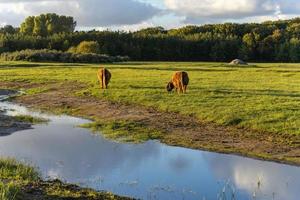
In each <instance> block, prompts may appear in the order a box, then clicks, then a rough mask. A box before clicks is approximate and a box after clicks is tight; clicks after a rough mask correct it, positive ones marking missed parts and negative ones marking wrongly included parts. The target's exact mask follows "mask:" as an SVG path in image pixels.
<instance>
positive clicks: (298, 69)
mask: <svg viewBox="0 0 300 200" xmlns="http://www.w3.org/2000/svg"><path fill="white" fill-rule="evenodd" d="M100 66H101V67H103V66H105V67H107V68H108V69H109V70H110V71H111V73H112V80H111V83H110V85H109V90H106V91H100V90H99V86H98V81H97V76H96V72H97V69H98V67H100ZM177 70H185V71H187V72H188V73H189V76H190V85H189V88H188V93H187V94H185V95H177V94H175V93H172V94H168V93H167V92H166V90H165V85H166V83H167V82H168V81H169V80H170V78H171V75H172V73H173V72H174V71H177ZM5 81H9V82H11V81H17V82H28V83H43V82H62V83H63V82H64V81H79V82H83V83H86V85H87V88H86V89H84V90H81V91H78V93H77V95H85V96H89V95H92V96H96V97H99V98H104V99H108V100H111V101H118V102H126V103H130V104H139V105H145V106H151V107H155V108H158V109H160V110H162V111H175V112H179V113H182V114H193V115H195V116H197V117H198V118H199V119H200V120H204V121H208V122H215V123H217V124H220V125H225V126H228V125H236V126H241V127H246V128H251V129H256V130H263V131H270V132H279V133H280V132H281V133H283V132H284V133H290V134H300V118H299V116H300V64H253V65H250V66H229V65H225V64H221V63H167V62H164V63H160V62H157V63H153V62H149V63H148V62H136V63H121V64H105V65H98V64H59V63H26V62H1V63H0V82H5ZM0 84H1V83H0ZM0 88H1V85H0ZM45 90H47V86H41V87H39V88H35V89H31V90H29V91H27V92H29V93H38V92H43V91H45Z"/></svg>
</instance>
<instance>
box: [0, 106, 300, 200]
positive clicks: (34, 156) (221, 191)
mask: <svg viewBox="0 0 300 200" xmlns="http://www.w3.org/2000/svg"><path fill="white" fill-rule="evenodd" d="M0 109H2V110H6V112H7V114H9V115H16V114H26V115H28V114H29V115H33V116H39V117H43V118H46V119H50V122H49V123H48V124H42V125H35V126H33V129H29V130H24V131H19V132H15V133H13V134H11V135H9V136H3V137H0V156H5V157H14V158H17V159H19V160H23V161H26V162H30V163H32V164H34V165H35V166H37V167H38V168H39V169H40V171H41V173H42V175H43V177H44V178H59V179H61V180H64V181H66V182H69V183H77V184H80V185H81V186H86V187H91V188H94V189H97V190H107V191H111V192H113V193H116V194H120V195H126V196H131V197H136V198H142V199H206V200H209V199H227V200H228V199H270V200H271V199H285V200H294V199H298V198H299V196H300V190H299V187H300V168H299V167H294V166H289V165H283V164H278V163H273V162H264V161H259V160H254V159H249V158H243V157H239V156H234V155H223V154H217V153H210V152H204V151H198V150H191V149H186V148H179V147H170V146H167V145H164V144H161V143H159V142H157V141H149V142H146V143H144V144H122V143H116V142H113V141H109V140H106V139H104V138H103V137H101V136H100V135H95V134H92V133H91V132H90V131H89V130H86V129H82V128H78V127H77V126H78V125H80V124H83V123H86V122H88V121H87V120H83V119H79V118H74V117H68V116H53V115H47V114H41V113H36V112H32V111H30V110H28V109H26V108H25V107H22V106H18V105H15V104H12V103H8V102H0Z"/></svg>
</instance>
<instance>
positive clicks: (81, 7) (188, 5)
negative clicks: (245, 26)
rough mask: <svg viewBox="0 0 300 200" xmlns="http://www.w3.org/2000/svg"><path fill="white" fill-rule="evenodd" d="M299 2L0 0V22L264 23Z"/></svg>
mask: <svg viewBox="0 0 300 200" xmlns="http://www.w3.org/2000/svg"><path fill="white" fill-rule="evenodd" d="M299 1H300V0H0V25H1V26H3V25H6V24H11V25H14V26H19V25H20V24H21V22H22V21H23V20H24V19H25V18H26V17H27V16H30V15H39V14H41V13H57V14H60V15H69V16H73V17H74V18H75V20H76V21H77V29H78V30H90V29H97V30H105V29H110V30H125V31H134V30H138V29H141V28H146V27H154V26H162V27H164V28H166V29H171V28H177V27H181V26H186V25H201V24H207V23H224V22H237V23H242V22H262V21H267V20H277V19H289V18H294V17H298V16H300V3H299Z"/></svg>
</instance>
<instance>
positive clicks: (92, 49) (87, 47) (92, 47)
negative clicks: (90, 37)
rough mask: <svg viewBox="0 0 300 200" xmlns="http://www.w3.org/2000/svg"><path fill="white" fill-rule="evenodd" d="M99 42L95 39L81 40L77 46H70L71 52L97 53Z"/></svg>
mask: <svg viewBox="0 0 300 200" xmlns="http://www.w3.org/2000/svg"><path fill="white" fill-rule="evenodd" d="M99 49H100V46H99V43H98V42H96V41H83V42H81V43H80V44H79V45H78V46H77V47H71V48H70V49H69V50H68V51H69V52H71V53H99Z"/></svg>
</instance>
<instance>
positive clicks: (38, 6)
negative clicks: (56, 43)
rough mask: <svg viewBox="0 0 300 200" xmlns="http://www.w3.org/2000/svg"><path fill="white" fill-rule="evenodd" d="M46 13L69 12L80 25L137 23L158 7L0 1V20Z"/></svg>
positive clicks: (128, 2) (123, 1)
mask: <svg viewBox="0 0 300 200" xmlns="http://www.w3.org/2000/svg"><path fill="white" fill-rule="evenodd" d="M49 12H55V13H58V14H63V15H71V16H73V17H74V18H75V20H76V21H77V22H78V25H79V26H89V27H96V26H109V25H133V24H139V23H142V22H144V21H147V20H149V19H151V18H152V17H153V16H155V15H156V14H158V13H159V12H160V9H158V8H156V7H154V6H152V5H150V4H147V3H142V2H138V1H135V0H109V1H107V0H65V1H61V0H42V1H37V0H21V1H17V0H12V1H7V0H4V1H0V23H9V24H13V25H19V24H20V23H21V21H22V20H24V18H25V17H26V16H28V15H39V14H41V13H49ZM9 16H12V17H9Z"/></svg>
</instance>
